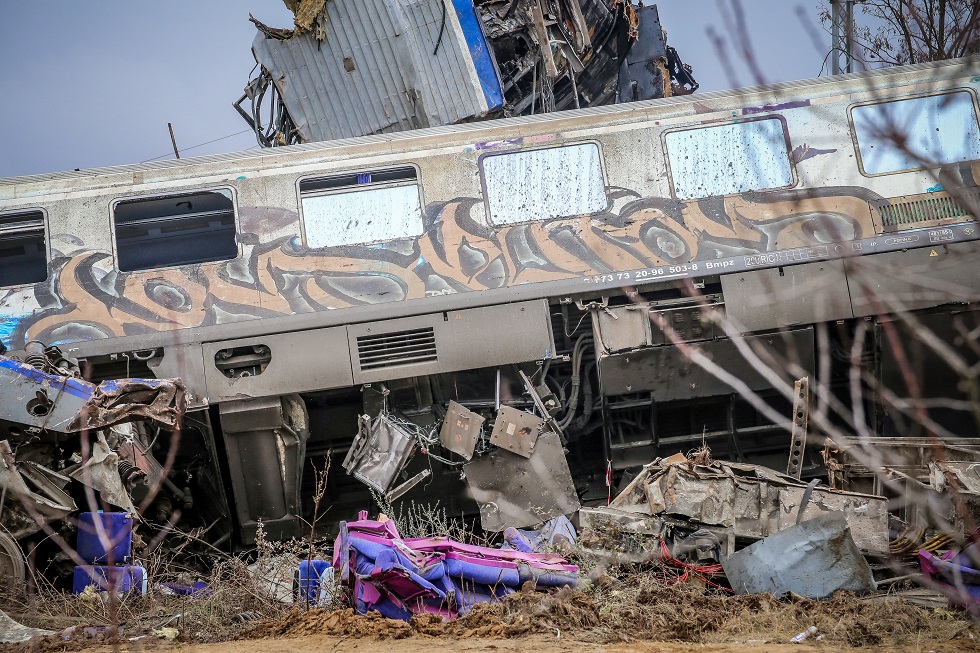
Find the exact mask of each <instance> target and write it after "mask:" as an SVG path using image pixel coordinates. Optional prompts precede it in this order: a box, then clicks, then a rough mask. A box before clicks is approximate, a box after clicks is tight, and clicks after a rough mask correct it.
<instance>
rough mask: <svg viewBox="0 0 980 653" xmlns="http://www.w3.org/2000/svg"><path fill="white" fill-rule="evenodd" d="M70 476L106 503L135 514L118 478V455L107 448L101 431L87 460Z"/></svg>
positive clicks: (124, 487)
mask: <svg viewBox="0 0 980 653" xmlns="http://www.w3.org/2000/svg"><path fill="white" fill-rule="evenodd" d="M70 476H71V477H72V478H73V479H75V480H76V481H78V482H80V483H83V484H85V485H88V486H89V487H91V488H92V489H94V490H96V491H97V492H98V493H99V496H101V497H102V499H103V500H104V501H106V502H107V503H111V504H112V505H114V506H118V507H119V508H122V509H123V510H124V511H125V512H128V513H131V514H136V507H135V506H134V505H133V500H132V498H131V497H130V496H129V492H127V491H126V486H125V485H124V484H123V481H122V477H120V476H119V454H117V453H116V452H115V451H113V450H112V448H111V447H109V443H108V442H106V439H105V435H103V434H102V432H101V431H99V432H98V433H97V434H96V438H95V441H94V442H93V443H92V452H91V455H90V456H89V457H88V460H86V461H85V462H83V463H82V464H81V465H79V466H78V467H77V468H76V469H75V470H73V471H72V472H71V474H70Z"/></svg>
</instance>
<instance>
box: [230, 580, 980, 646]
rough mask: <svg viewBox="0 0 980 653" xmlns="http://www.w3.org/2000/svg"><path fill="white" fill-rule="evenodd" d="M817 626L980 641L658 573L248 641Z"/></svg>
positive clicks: (760, 636) (311, 621) (945, 628)
mask: <svg viewBox="0 0 980 653" xmlns="http://www.w3.org/2000/svg"><path fill="white" fill-rule="evenodd" d="M810 626H816V627H817V629H818V631H819V634H822V635H823V636H824V641H826V642H828V643H831V644H838V645H844V646H876V645H896V644H897V645H902V644H914V643H917V642H937V641H945V640H950V639H955V638H961V639H972V638H975V637H980V630H978V629H977V626H976V624H975V623H974V622H972V621H970V620H969V618H968V617H967V616H966V614H965V613H961V612H956V613H953V612H950V611H946V610H936V611H930V610H927V609H925V608H921V607H918V606H915V605H911V604H906V603H902V602H900V601H889V602H885V601H883V600H880V599H867V598H861V597H855V596H852V595H849V594H845V593H841V594H838V595H835V596H834V597H832V598H831V599H829V600H825V601H814V600H809V599H801V598H795V599H787V600H779V599H776V598H775V597H773V596H770V595H751V596H731V595H726V594H725V593H723V592H721V591H718V590H710V589H708V590H706V589H705V588H704V587H702V586H699V585H697V584H676V585H672V586H669V587H668V586H665V585H663V584H662V583H661V582H660V581H659V580H657V579H656V578H654V577H653V576H651V575H647V574H637V575H633V576H631V577H628V578H624V579H622V580H612V579H608V578H606V579H604V580H602V581H600V582H597V583H594V584H592V585H591V586H590V587H589V588H588V589H587V590H586V591H578V590H569V589H563V590H559V591H557V592H550V593H549V592H536V591H533V590H532V589H530V588H526V589H525V590H523V591H521V592H518V593H516V594H514V595H512V596H510V597H508V598H507V599H506V600H504V601H503V602H501V603H497V604H482V605H477V606H475V607H474V608H473V610H472V611H471V612H470V613H469V614H468V615H467V616H465V617H462V618H460V619H458V620H457V621H455V622H451V623H443V622H442V621H440V620H439V619H438V618H437V617H434V616H431V615H428V616H418V617H415V618H414V619H413V620H412V622H411V623H405V622H400V621H392V620H390V619H384V618H383V617H381V616H380V615H378V614H376V613H372V614H371V615H367V616H359V615H355V614H354V613H353V611H352V610H349V609H348V610H340V611H333V612H329V611H325V610H312V611H308V612H300V611H294V612H292V613H290V614H289V615H287V616H286V617H285V618H283V619H279V620H276V621H266V622H262V623H259V624H257V625H256V626H254V627H253V628H252V629H250V631H249V636H251V637H297V636H303V635H314V634H324V635H333V636H345V637H372V638H377V639H389V638H391V639H400V638H404V637H411V636H415V635H424V636H451V637H461V638H478V637H521V636H525V635H529V634H534V633H551V634H561V635H562V636H564V635H566V634H567V635H570V636H572V637H574V638H576V639H578V640H585V641H591V642H595V643H614V642H631V641H638V640H651V641H668V642H669V641H678V642H690V643H715V642H738V641H750V640H764V641H771V642H788V641H789V639H790V638H791V637H792V636H794V635H796V634H797V633H799V632H801V631H803V630H806V629H807V628H809V627H810Z"/></svg>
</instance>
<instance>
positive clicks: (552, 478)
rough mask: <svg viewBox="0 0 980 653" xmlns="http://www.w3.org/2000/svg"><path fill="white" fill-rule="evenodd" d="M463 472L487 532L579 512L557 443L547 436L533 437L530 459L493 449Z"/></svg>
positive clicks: (551, 436)
mask: <svg viewBox="0 0 980 653" xmlns="http://www.w3.org/2000/svg"><path fill="white" fill-rule="evenodd" d="M463 473H464V475H465V476H466V483H467V485H468V486H469V488H470V492H471V494H472V495H473V498H474V499H475V500H476V502H477V503H478V504H479V505H480V523H481V524H482V526H483V528H485V529H486V530H488V531H495V532H496V531H502V530H504V529H505V528H507V527H508V526H513V527H515V528H523V527H525V526H536V525H538V524H540V523H542V522H546V521H548V520H549V519H554V518H555V517H558V516H559V515H570V514H572V513H573V512H575V511H576V510H578V509H579V508H580V507H581V506H580V504H579V501H578V495H577V494H576V493H575V486H574V485H573V484H572V475H571V473H570V472H569V470H568V461H567V460H566V459H565V453H564V451H563V449H562V446H561V441H560V440H559V438H558V434H556V433H554V432H552V431H547V432H545V433H542V434H541V435H540V436H539V437H538V441H537V444H536V445H535V447H534V453H532V454H531V457H530V458H524V457H522V456H519V455H517V454H515V453H512V452H510V451H506V450H504V449H498V450H496V451H494V452H493V453H491V454H488V455H486V456H484V457H482V458H480V459H479V460H474V461H473V462H470V463H467V464H466V465H464V466H463Z"/></svg>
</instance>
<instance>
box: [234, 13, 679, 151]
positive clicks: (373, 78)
mask: <svg viewBox="0 0 980 653" xmlns="http://www.w3.org/2000/svg"><path fill="white" fill-rule="evenodd" d="M286 5H287V6H288V7H289V8H290V10H292V11H293V12H294V14H295V16H296V20H295V28H294V29H277V28H271V27H268V26H266V25H264V24H262V23H261V22H259V21H258V20H256V19H255V18H251V20H252V22H253V23H255V25H256V27H257V29H258V31H259V33H258V34H257V35H256V37H255V40H254V42H253V44H252V52H253V55H254V56H255V60H256V62H257V63H258V64H259V73H258V75H257V76H256V77H255V78H253V79H252V80H251V81H250V82H249V83H248V85H247V86H246V88H245V93H244V94H243V95H242V97H241V98H240V99H239V100H238V102H236V103H235V107H236V109H237V110H238V111H239V112H240V114H241V115H242V117H243V118H244V119H245V120H246V121H247V122H248V123H249V124H250V125H251V126H252V128H253V129H254V130H255V133H256V137H257V139H258V141H259V143H260V144H261V145H263V146H269V147H271V146H276V145H288V144H291V143H301V142H312V141H325V140H335V139H340V138H350V137H357V136H365V135H369V134H383V133H390V132H396V131H405V130H411V129H420V128H425V127H435V126H440V125H449V124H454V123H458V122H463V121H467V120H478V119H484V118H494V117H502V116H510V115H522V114H530V113H542V112H548V111H555V110H561V109H567V108H579V107H586V106H596V105H603V104H612V103H615V102H622V101H633V100H645V99H651V98H657V97H665V96H669V95H672V94H676V93H689V92H693V90H694V89H696V88H697V83H696V82H695V81H694V79H693V78H692V77H691V75H690V67H687V66H684V65H683V63H681V62H680V59H679V57H678V56H677V53H676V51H674V50H673V48H670V47H668V46H667V44H666V36H665V34H664V32H663V29H662V28H661V26H660V19H659V15H658V13H657V7H656V5H650V6H642V5H637V6H634V4H633V3H631V2H624V1H623V0H575V1H571V0H484V1H482V2H479V1H478V2H477V3H475V4H474V2H473V0H302V1H301V0H286ZM542 44H546V46H542ZM246 100H248V102H247V103H246Z"/></svg>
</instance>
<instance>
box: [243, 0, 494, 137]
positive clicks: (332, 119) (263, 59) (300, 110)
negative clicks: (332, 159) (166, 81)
mask: <svg viewBox="0 0 980 653" xmlns="http://www.w3.org/2000/svg"><path fill="white" fill-rule="evenodd" d="M443 2H446V3H447V5H443ZM469 8H470V9H471V10H472V6H471V5H470V6H469ZM444 9H445V15H446V25H445V29H444V30H443V34H442V40H441V42H439V49H438V51H437V52H436V54H435V55H433V51H434V50H435V47H436V43H437V41H438V39H439V33H440V28H441V26H442V16H443V10H444ZM328 16H329V19H328V22H327V28H326V38H325V39H324V40H323V41H322V42H317V41H316V40H315V39H313V37H312V35H310V34H305V35H303V36H299V37H295V38H292V39H290V40H288V41H279V40H275V39H269V38H266V37H265V36H264V35H263V34H261V33H260V34H259V35H258V36H256V38H255V41H254V42H253V43H252V50H253V52H254V53H255V57H256V59H257V60H258V61H259V62H260V63H261V64H262V65H263V66H265V68H267V69H268V70H269V71H270V72H271V73H272V76H273V79H274V80H275V81H276V84H277V85H278V86H279V88H280V91H281V93H282V96H283V101H284V103H285V105H286V108H287V110H288V111H289V115H290V116H291V117H292V119H293V121H294V122H295V124H296V126H297V129H298V130H299V132H300V134H301V135H302V137H303V140H304V141H307V142H310V141H325V140H334V139H338V138H349V137H354V136H363V135H366V134H379V133H387V132H394V131H405V130H409V129H419V128H422V127H428V126H429V125H442V124H446V123H453V122H457V121H459V120H462V119H463V118H467V117H470V116H480V115H484V114H486V113H487V111H488V109H489V107H488V103H487V96H486V94H485V92H484V88H483V84H482V83H481V79H480V76H479V75H478V73H477V71H476V68H475V66H474V62H473V55H472V54H471V51H470V45H469V44H468V43H467V39H466V35H465V34H464V31H463V28H462V26H461V25H460V21H459V17H458V16H457V13H456V10H455V8H454V7H453V6H452V3H451V0H333V1H332V2H331V3H330V4H329V5H328Z"/></svg>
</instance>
